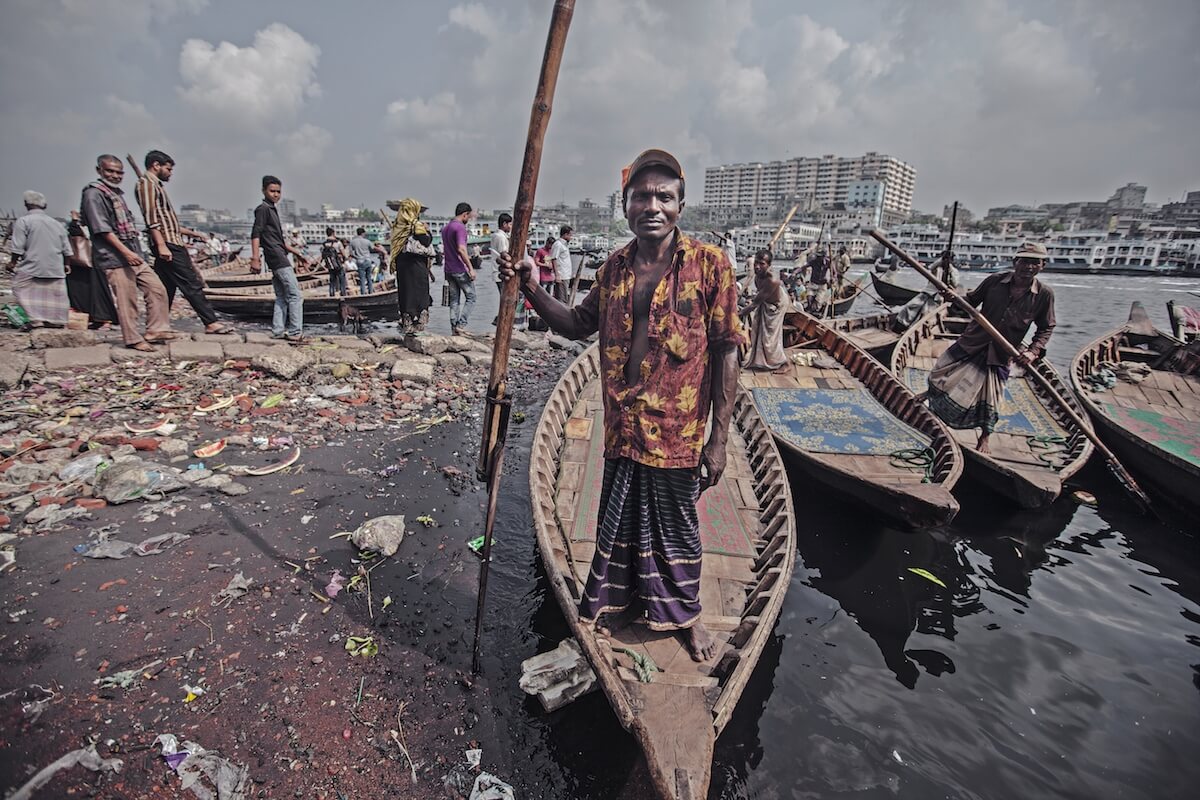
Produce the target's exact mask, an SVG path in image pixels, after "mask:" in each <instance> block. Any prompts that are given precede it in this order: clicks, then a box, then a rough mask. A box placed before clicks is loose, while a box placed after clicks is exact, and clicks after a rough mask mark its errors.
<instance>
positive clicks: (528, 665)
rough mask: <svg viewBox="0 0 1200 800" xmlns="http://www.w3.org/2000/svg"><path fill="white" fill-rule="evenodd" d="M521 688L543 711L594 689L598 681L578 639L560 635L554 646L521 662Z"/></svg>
mask: <svg viewBox="0 0 1200 800" xmlns="http://www.w3.org/2000/svg"><path fill="white" fill-rule="evenodd" d="M519 685H520V687H521V691H523V692H525V694H528V695H534V696H536V697H537V699H538V700H539V701H540V702H541V704H542V708H543V709H545V710H546V711H548V712H549V711H556V710H558V709H560V708H562V707H563V706H565V705H567V704H568V703H570V702H572V701H573V700H575V699H576V698H579V697H582V696H583V695H585V694H587V693H588V692H591V691H593V690H595V689H596V688H597V687H598V686H599V683H598V682H597V680H596V673H595V672H593V671H592V666H591V664H589V663H588V661H587V659H586V658H584V656H583V651H582V650H581V649H580V648H579V643H578V642H577V641H575V640H574V639H563V640H562V641H561V642H559V645H558V647H556V648H554V649H553V650H549V651H547V652H545V653H539V654H537V655H536V656H533V657H531V658H527V659H525V660H524V661H522V662H521V679H520V681H519Z"/></svg>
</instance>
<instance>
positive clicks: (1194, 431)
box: [1104, 403, 1200, 466]
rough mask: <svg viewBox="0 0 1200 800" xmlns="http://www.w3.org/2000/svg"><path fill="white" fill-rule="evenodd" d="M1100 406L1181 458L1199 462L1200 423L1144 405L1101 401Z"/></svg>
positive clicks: (1155, 444) (1127, 426)
mask: <svg viewBox="0 0 1200 800" xmlns="http://www.w3.org/2000/svg"><path fill="white" fill-rule="evenodd" d="M1104 410H1105V411H1106V412H1107V413H1108V416H1109V417H1111V418H1112V419H1114V420H1116V421H1117V423H1118V424H1120V425H1121V426H1122V427H1124V428H1125V429H1126V430H1127V431H1129V432H1130V433H1132V434H1133V435H1134V436H1137V437H1138V438H1139V439H1143V440H1145V441H1147V442H1150V443H1151V444H1153V445H1154V446H1155V447H1158V448H1160V449H1162V450H1166V451H1167V452H1168V453H1170V454H1172V455H1174V456H1178V457H1179V458H1182V459H1183V460H1185V461H1188V462H1191V463H1192V464H1195V465H1197V466H1200V425H1197V424H1196V423H1195V422H1190V421H1188V420H1185V419H1174V418H1173V417H1168V416H1164V415H1162V414H1159V413H1158V412H1157V411H1151V410H1149V409H1146V408H1122V407H1121V406H1118V405H1115V404H1113V403H1105V404H1104Z"/></svg>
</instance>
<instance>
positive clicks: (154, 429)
mask: <svg viewBox="0 0 1200 800" xmlns="http://www.w3.org/2000/svg"><path fill="white" fill-rule="evenodd" d="M169 424H171V415H170V414H168V415H167V416H165V417H163V418H162V419H160V420H159V421H158V422H155V423H154V424H153V425H151V426H150V427H148V428H140V427H137V426H135V425H130V424H129V423H128V422H126V423H125V430H127V431H129V432H130V433H132V434H134V435H136V436H145V435H146V434H148V433H158V431H159V430H160V429H161V428H162V427H163V426H164V425H169ZM172 430H174V429H172Z"/></svg>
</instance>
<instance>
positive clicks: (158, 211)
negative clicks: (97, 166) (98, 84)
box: [135, 150, 233, 333]
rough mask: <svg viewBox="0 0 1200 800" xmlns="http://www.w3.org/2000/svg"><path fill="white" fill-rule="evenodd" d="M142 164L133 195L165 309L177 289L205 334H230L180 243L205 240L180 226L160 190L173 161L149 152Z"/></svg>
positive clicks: (158, 152) (166, 179)
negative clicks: (164, 296)
mask: <svg viewBox="0 0 1200 800" xmlns="http://www.w3.org/2000/svg"><path fill="white" fill-rule="evenodd" d="M145 164H146V172H145V173H144V174H143V175H142V177H140V178H138V182H137V191H136V192H135V194H136V195H137V202H138V206H139V207H140V208H141V209H142V219H144V220H145V221H146V235H147V236H149V238H150V246H151V247H152V248H153V249H154V253H155V258H154V273H155V274H156V275H158V279H159V280H160V281H162V284H163V286H164V287H165V288H166V290H167V308H168V309H169V308H170V307H171V305H172V304H173V303H174V302H175V290H176V289H178V290H179V291H180V292H181V293H182V294H183V296H184V298H186V299H187V301H188V304H189V305H191V307H192V310H193V311H195V312H196V316H197V317H199V318H200V321H201V322H203V323H204V332H205V333H233V328H231V327H229V326H228V325H226V324H224V323H222V322H219V321H218V320H217V312H216V311H214V310H213V307H212V303H210V302H208V298H207V297H205V296H204V278H203V277H202V276H201V275H200V271H199V270H198V269H196V267H195V266H194V265H193V264H192V257H191V255H190V254H189V253H188V249H187V245H185V244H184V242H183V237H185V236H187V237H190V238H192V239H195V240H197V241H204V239H205V237H204V236H203V235H201V234H199V233H197V232H196V231H194V230H192V229H191V228H185V227H183V226H182V225H180V224H179V217H177V216H176V215H175V208H174V207H173V206H172V205H171V198H169V197H167V190H166V187H165V186H163V184H165V183H166V182H167V181H169V180H171V173H172V172H174V170H175V159H173V158H171V157H170V156H169V155H167V154H166V153H164V152H163V151H161V150H151V151H150V152H149V153H147V154H146V161H145Z"/></svg>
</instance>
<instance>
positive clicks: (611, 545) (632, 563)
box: [579, 458, 703, 630]
mask: <svg viewBox="0 0 1200 800" xmlns="http://www.w3.org/2000/svg"><path fill="white" fill-rule="evenodd" d="M699 499H700V479H699V477H698V476H697V474H696V470H694V469H660V468H656V467H648V466H646V465H645V464H639V463H637V462H636V461H632V460H630V459H627V458H618V459H605V461H604V485H603V488H602V489H601V492H600V516H599V522H598V524H597V530H596V554H595V555H594V556H593V557H592V567H591V571H590V572H589V574H588V579H587V585H586V586H585V587H584V590H583V597H582V598H581V599H580V602H579V616H580V617H581V618H582V619H584V620H587V621H594V620H595V619H596V618H597V617H598V616H600V615H601V614H603V613H605V612H608V611H621V610H623V609H626V608H635V609H636V610H637V611H638V612H639V616H641V617H643V618H644V621H645V622H646V624H648V625H649V626H650V627H651V628H653V629H654V630H674V629H678V628H687V627H690V626H691V625H693V624H694V623H695V622H696V621H697V620H699V619H700V562H701V557H702V555H703V551H702V549H701V545H700V521H699V516H698V514H697V512H696V503H697V502H698V501H699Z"/></svg>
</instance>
